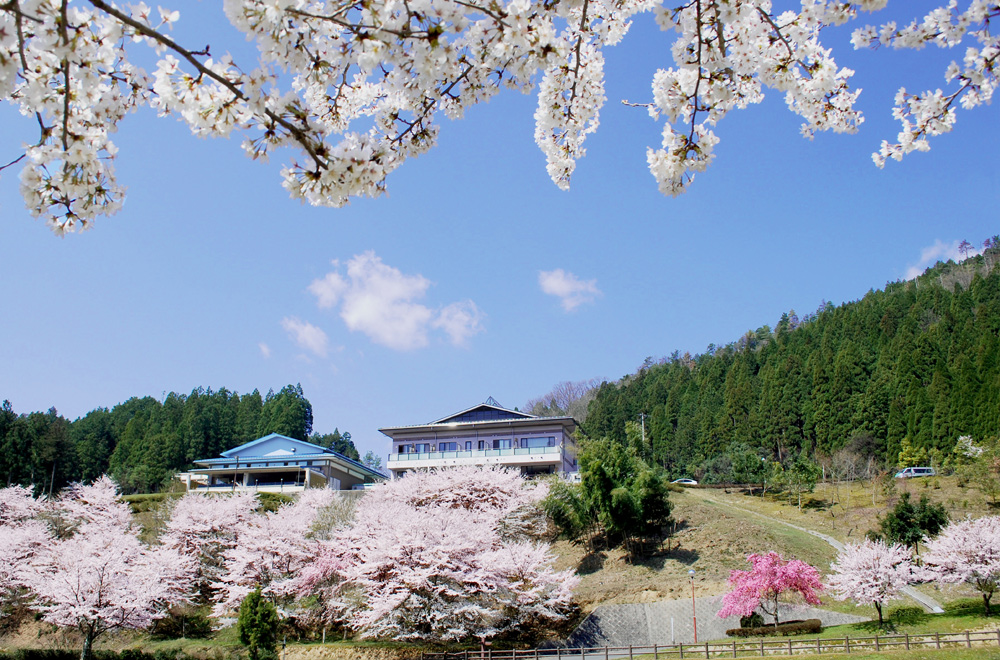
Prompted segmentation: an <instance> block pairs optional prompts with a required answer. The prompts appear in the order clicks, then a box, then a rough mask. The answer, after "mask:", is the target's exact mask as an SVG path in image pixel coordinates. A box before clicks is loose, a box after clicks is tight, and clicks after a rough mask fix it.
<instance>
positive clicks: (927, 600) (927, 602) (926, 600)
mask: <svg viewBox="0 0 1000 660" xmlns="http://www.w3.org/2000/svg"><path fill="white" fill-rule="evenodd" d="M687 492H689V493H692V494H694V495H697V496H699V497H702V498H703V499H706V500H708V501H709V502H712V503H713V504H715V505H717V506H721V507H726V508H729V509H735V510H737V511H742V512H743V513H749V514H751V515H754V516H757V517H759V518H764V519H766V520H770V521H771V522H776V523H778V524H780V525H785V526H786V527H791V528H793V529H797V530H799V531H800V532H805V533H806V534H812V535H813V536H815V537H816V538H819V539H822V540H823V541H826V542H827V543H829V544H830V545H831V546H833V547H834V548H835V549H836V550H837V551H838V552H839V551H841V550H843V549H844V544H843V543H841V542H840V541H838V540H837V539H835V538H833V537H832V536H828V535H826V534H822V533H820V532H817V531H815V530H812V529H806V528H805V527H800V526H798V525H795V524H792V523H790V522H785V521H784V520H781V519H780V518H774V517H772V516H765V515H764V514H763V513H758V512H756V511H752V510H750V509H744V508H743V507H741V506H736V505H735V504H730V503H729V502H723V501H721V500H718V499H716V498H714V497H712V495H713V494H714V493H712V492H710V491H709V489H707V488H697V489H695V488H692V489H689V490H688V491H687ZM902 591H903V593H904V594H906V595H907V596H909V597H910V598H912V599H913V600H915V601H917V603H919V604H920V606H921V607H923V608H924V609H925V610H927V611H928V612H934V613H935V614H940V613H941V612H944V609H943V608H942V607H941V603H939V602H937V601H936V600H934V599H933V598H931V597H930V596H928V595H926V594H923V593H921V592H919V591H917V590H916V589H914V588H913V587H904V588H903V589H902Z"/></svg>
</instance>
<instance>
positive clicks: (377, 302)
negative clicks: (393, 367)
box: [309, 250, 484, 351]
mask: <svg viewBox="0 0 1000 660" xmlns="http://www.w3.org/2000/svg"><path fill="white" fill-rule="evenodd" d="M333 266H334V268H335V270H334V271H333V272H330V273H327V275H326V276H325V277H323V278H320V279H317V280H314V281H313V282H312V283H311V284H310V285H309V291H310V293H312V294H313V295H314V296H316V304H317V305H318V306H319V307H320V308H321V309H331V308H336V307H338V306H339V309H340V318H341V319H343V321H344V324H345V325H346V326H347V328H348V329H349V330H351V331H352V332H354V331H358V332H361V333H363V334H365V335H367V336H368V337H369V338H370V339H371V340H372V341H373V342H375V343H376V344H381V345H383V346H387V347H389V348H392V349H395V350H399V351H408V350H413V349H416V348H421V347H424V346H426V345H427V344H428V341H429V339H428V334H429V331H430V330H431V329H440V330H442V331H443V332H444V333H445V334H446V335H447V336H448V339H449V340H450V341H451V343H452V344H456V345H462V344H464V343H465V342H466V341H467V340H468V338H469V337H471V336H472V335H475V334H477V333H479V332H482V331H483V324H482V321H483V318H484V314H483V313H482V311H480V309H479V308H478V307H477V306H476V304H475V303H474V302H472V301H471V300H464V301H461V302H456V303H451V304H449V305H447V306H445V307H444V308H442V309H438V310H435V309H432V308H430V307H428V306H426V305H424V304H422V303H420V302H417V301H419V300H421V299H422V298H424V297H425V296H426V294H427V290H428V289H429V288H430V285H431V282H430V280H428V279H427V278H426V277H424V276H423V275H405V274H403V273H402V272H401V271H400V270H399V269H397V268H393V267H392V266H388V265H386V264H385V263H383V262H382V259H381V258H379V257H378V256H376V254H375V252H374V251H372V250H368V251H367V252H364V253H362V254H358V255H355V256H354V257H352V258H351V259H350V260H349V261H348V262H347V269H346V270H347V272H346V276H345V275H342V274H341V272H340V262H339V261H334V262H333Z"/></svg>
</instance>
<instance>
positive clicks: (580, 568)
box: [576, 551, 606, 575]
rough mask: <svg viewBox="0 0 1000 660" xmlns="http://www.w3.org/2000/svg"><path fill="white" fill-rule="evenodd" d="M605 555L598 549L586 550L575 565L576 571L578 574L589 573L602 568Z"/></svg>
mask: <svg viewBox="0 0 1000 660" xmlns="http://www.w3.org/2000/svg"><path fill="white" fill-rule="evenodd" d="M605 557H606V555H605V554H604V553H603V552H600V551H594V552H588V553H587V554H585V555H584V556H583V557H581V558H580V563H579V564H578V565H577V567H576V572H577V573H579V574H580V575H590V574H591V573H596V572H597V571H599V570H601V569H602V568H604V559H605Z"/></svg>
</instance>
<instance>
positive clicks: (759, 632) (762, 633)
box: [726, 619, 823, 637]
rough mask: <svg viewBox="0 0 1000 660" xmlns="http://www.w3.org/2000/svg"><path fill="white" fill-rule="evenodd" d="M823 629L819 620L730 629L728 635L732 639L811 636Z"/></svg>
mask: <svg viewBox="0 0 1000 660" xmlns="http://www.w3.org/2000/svg"><path fill="white" fill-rule="evenodd" d="M822 629H823V623H822V622H821V621H820V620H819V619H806V620H805V621H786V622H785V623H779V624H778V625H777V626H761V627H759V628H730V629H729V630H727V631H726V635H728V636H730V637H771V636H774V635H810V634H813V633H818V632H820V631H821V630H822Z"/></svg>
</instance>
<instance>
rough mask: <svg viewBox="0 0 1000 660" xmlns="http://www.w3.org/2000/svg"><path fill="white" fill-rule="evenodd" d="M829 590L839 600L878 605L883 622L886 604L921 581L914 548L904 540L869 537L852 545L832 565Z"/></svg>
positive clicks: (880, 618) (841, 552) (877, 608)
mask: <svg viewBox="0 0 1000 660" xmlns="http://www.w3.org/2000/svg"><path fill="white" fill-rule="evenodd" d="M830 570H831V571H832V573H833V575H831V576H830V579H829V580H828V581H827V589H829V591H830V592H831V593H832V594H833V597H834V598H836V599H837V600H847V599H850V600H853V601H854V603H855V604H856V605H874V606H875V609H876V610H877V611H878V618H879V623H882V606H883V605H884V604H885V603H886V602H888V601H889V600H891V599H893V598H895V597H896V596H897V595H898V594H899V593H900V591H901V590H902V589H903V588H904V587H907V586H909V585H910V584H913V583H914V582H918V581H919V578H918V575H917V573H916V572H915V568H914V566H913V562H912V555H911V552H910V549H909V548H908V547H906V546H905V545H903V544H901V543H893V544H887V543H885V542H883V541H872V540H871V539H865V540H864V541H862V542H861V543H855V544H848V545H847V546H845V547H844V549H843V550H841V551H840V553H839V554H838V555H837V559H836V561H834V562H833V564H832V565H831V566H830Z"/></svg>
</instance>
